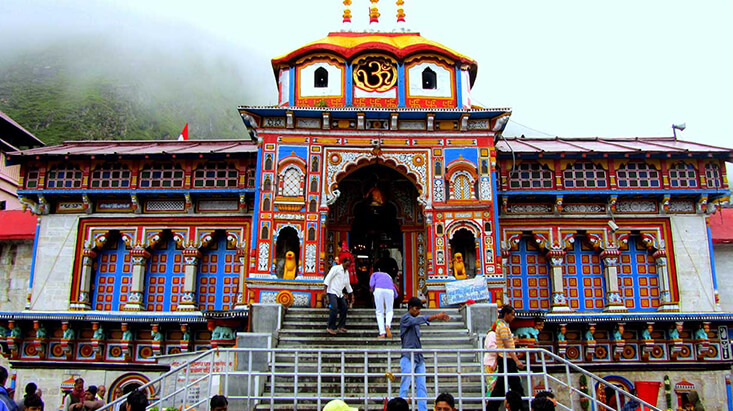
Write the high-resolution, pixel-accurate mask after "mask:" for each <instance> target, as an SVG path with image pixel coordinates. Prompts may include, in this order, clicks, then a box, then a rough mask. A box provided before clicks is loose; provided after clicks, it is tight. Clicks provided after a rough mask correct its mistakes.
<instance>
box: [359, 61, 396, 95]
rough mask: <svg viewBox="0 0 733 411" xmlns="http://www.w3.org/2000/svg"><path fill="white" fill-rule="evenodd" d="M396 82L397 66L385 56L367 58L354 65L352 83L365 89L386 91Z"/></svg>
mask: <svg viewBox="0 0 733 411" xmlns="http://www.w3.org/2000/svg"><path fill="white" fill-rule="evenodd" d="M396 82H397V67H396V66H395V64H394V63H392V62H391V61H389V60H387V59H385V58H369V59H365V60H363V61H361V62H359V63H358V64H356V65H355V68H354V83H356V86H357V87H359V88H361V89H364V90H367V91H387V90H389V89H391V88H392V87H394V85H395V83H396Z"/></svg>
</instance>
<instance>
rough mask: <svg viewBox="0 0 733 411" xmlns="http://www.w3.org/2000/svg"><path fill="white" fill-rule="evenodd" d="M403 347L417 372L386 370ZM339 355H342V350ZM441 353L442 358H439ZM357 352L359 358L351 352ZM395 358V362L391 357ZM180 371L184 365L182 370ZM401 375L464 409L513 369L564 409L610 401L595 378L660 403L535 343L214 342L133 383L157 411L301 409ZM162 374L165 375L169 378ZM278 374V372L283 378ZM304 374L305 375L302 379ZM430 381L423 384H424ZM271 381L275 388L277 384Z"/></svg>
mask: <svg viewBox="0 0 733 411" xmlns="http://www.w3.org/2000/svg"><path fill="white" fill-rule="evenodd" d="M487 352H493V353H499V354H501V353H506V352H515V353H517V354H520V353H524V355H525V358H526V361H525V362H526V365H527V368H526V370H524V371H519V372H517V373H507V372H505V373H501V374H487V373H486V371H485V370H484V367H483V362H482V356H483V354H484V353H487ZM403 353H405V354H408V355H410V357H411V358H413V360H412V361H414V356H413V354H414V353H422V354H423V355H424V358H425V361H426V363H427V362H428V361H429V362H430V364H426V370H425V373H421V374H416V373H415V372H414V371H412V370H414V367H411V371H410V373H407V374H402V373H399V372H398V373H392V372H391V370H392V369H393V366H394V365H395V364H394V361H393V357H398V356H401V355H402V354H403ZM237 355H239V356H240V357H236V356H237ZM242 355H246V357H241V356H242ZM278 355H290V356H291V357H292V359H288V360H287V361H285V360H282V359H280V360H279V359H278ZM334 355H336V356H337V358H338V362H333V363H330V364H324V361H323V360H324V357H326V356H329V357H333V356H334ZM347 355H349V357H348V358H347ZM370 355H371V356H372V357H370ZM375 355H378V357H377V358H379V359H381V360H383V361H381V362H380V361H377V362H372V363H370V360H372V359H373V358H374V357H373V356H375ZM256 356H263V357H262V358H263V359H264V358H266V361H264V362H265V364H264V366H262V364H261V366H260V367H259V368H258V367H256V366H254V363H255V357H256ZM309 356H310V357H313V358H312V359H311V360H310V362H309V361H308V358H307V357H309ZM446 356H448V357H449V358H450V360H446V359H445V357H446ZM222 357H223V358H224V364H225V367H224V369H221V370H215V369H214V363H215V361H216V360H218V359H221V358H222ZM304 357H306V358H304ZM353 357H356V358H353ZM359 357H360V359H358V358H359ZM507 357H508V356H506V355H504V356H499V357H498V360H499V361H504V369H505V370H506V369H507V367H506V365H507V364H506V361H508V360H507ZM466 358H470V360H466ZM207 360H208V361H210V362H209V365H208V366H207V367H205V368H204V372H202V371H201V370H200V369H199V370H197V372H192V365H193V364H195V363H199V364H200V362H202V361H207ZM324 366H332V367H334V369H328V368H324ZM397 366H398V367H399V365H397ZM446 367H450V369H448V370H446V369H445V368H446ZM553 367H554V368H557V367H560V370H558V371H554V370H551V371H548V369H549V368H553ZM282 368H285V370H282ZM385 369H386V372H385ZM398 370H399V368H398ZM181 373H185V376H184V375H181ZM573 373H575V374H583V375H585V376H586V377H587V378H588V388H590V389H589V393H584V392H582V391H580V389H578V388H576V387H575V386H574V384H573V383H572V380H571V374H573ZM403 375H404V376H410V377H411V378H415V377H416V376H425V377H428V378H433V384H430V385H432V390H433V392H435V393H436V394H437V393H438V392H440V391H439V388H440V386H441V384H442V386H443V387H445V386H448V385H450V386H451V387H455V392H453V394H454V396H455V397H456V401H457V405H458V407H459V409H469V408H464V407H471V406H472V405H471V404H473V406H481V408H483V404H484V402H485V401H492V399H490V398H488V397H486V393H487V388H488V387H487V385H486V382H487V377H489V376H496V377H497V378H503V379H504V383H505V385H504V386H505V387H509V385H508V379H509V377H515V376H516V377H519V378H521V379H522V380H524V381H525V382H526V384H527V387H528V388H529V390H530V393H529V394H530V395H529V396H525V397H524V399H525V400H531V398H532V396H531V391H532V389H533V387H534V386H535V385H536V384H537V383H538V382H539V381H542V383H543V384H544V387H545V388H546V389H548V390H549V389H552V388H553V386H555V387H558V388H560V390H561V391H563V392H562V394H563V395H558V396H559V397H563V398H559V400H567V401H570V402H569V403H567V404H563V403H562V402H561V401H558V403H557V408H558V409H563V410H572V409H573V406H572V402H573V401H574V400H577V399H585V400H587V401H589V402H590V403H591V404H593V407H592V408H591V409H593V410H613V409H614V408H611V407H610V406H608V405H606V404H604V403H602V402H600V401H598V399H597V398H596V390H595V389H592V388H593V387H594V386H595V385H596V384H597V383H603V384H605V385H606V386H607V387H610V388H611V389H612V390H613V392H614V395H615V397H616V404H619V403H620V401H619V400H620V399H621V398H625V399H631V400H634V401H636V402H638V403H639V404H640V405H642V406H644V407H645V408H644V409H649V410H653V411H660V410H659V408H657V407H655V406H653V405H651V404H649V403H648V402H646V401H644V400H642V399H640V398H638V397H636V396H635V395H632V394H630V393H627V392H626V391H623V390H622V389H620V388H618V387H617V386H615V385H614V384H610V383H608V382H607V381H605V380H604V379H602V378H601V377H599V376H597V375H595V374H593V373H590V372H588V371H586V370H584V369H582V368H581V367H579V366H577V365H575V364H573V363H571V362H569V361H567V360H565V359H564V358H562V357H560V356H558V355H556V354H554V353H552V352H550V351H548V350H545V349H540V348H516V349H513V350H504V349H496V350H486V349H477V348H470V349H464V348H460V349H458V348H424V349H402V348H399V347H395V348H384V347H382V348H357V347H354V348H349V349H343V348H310V349H309V350H307V351H305V350H303V349H298V348H225V349H223V348H217V349H212V350H209V351H206V352H203V353H201V354H199V355H197V356H195V357H193V358H191V359H190V360H188V361H187V362H186V363H184V364H181V365H179V366H176V367H175V368H173V369H171V370H170V371H168V372H166V373H165V374H163V375H161V376H160V377H158V378H156V379H154V380H152V381H150V382H148V383H146V384H145V385H143V386H141V387H140V388H141V389H147V388H148V387H151V386H152V387H154V388H157V390H154V391H156V392H157V393H158V398H156V399H155V400H154V401H151V404H150V406H151V407H153V406H157V407H158V409H159V410H160V411H163V408H164V407H163V405H167V406H173V407H175V408H176V409H178V408H179V407H180V408H181V409H183V410H205V409H206V408H207V406H208V404H207V403H208V399H209V398H210V397H211V395H213V394H224V395H227V397H228V398H229V400H230V402H231V401H240V402H242V404H246V406H244V405H243V406H241V407H240V406H237V407H232V408H233V409H254V408H255V407H263V406H264V407H265V408H258V409H270V410H274V409H275V402H276V401H280V403H282V402H283V401H285V402H287V403H289V404H291V405H292V406H293V408H299V409H300V408H302V407H306V409H311V408H309V407H314V408H313V409H315V408H317V409H319V410H320V409H321V407H322V406H323V405H324V404H325V402H327V401H328V400H329V399H330V398H325V397H324V394H325V392H324V387H325V386H327V385H330V386H333V387H336V386H335V385H334V384H338V385H340V390H339V389H338V388H337V389H336V390H335V391H331V392H334V393H338V394H334V395H336V396H337V397H340V398H342V399H344V397H348V399H346V400H347V402H349V401H350V402H354V403H356V402H358V403H359V404H361V407H364V409H368V407H370V406H371V407H372V408H374V407H375V406H376V404H378V403H379V402H380V401H381V400H382V399H383V398H385V397H394V396H397V395H399V389H397V391H396V392H395V385H397V387H399V384H393V382H394V380H397V379H398V378H400V377H402V376H403ZM563 375H564V378H563V377H562V376H563ZM170 378H172V379H173V380H170ZM181 379H183V383H182V384H179V383H180V382H181ZM385 379H386V384H385ZM283 380H285V382H284V383H283ZM289 380H292V381H293V382H294V383H293V384H292V390H291V391H288V390H289V388H288V387H289V386H290V385H289V383H288V382H287V381H289ZM301 380H302V381H306V383H303V384H301ZM308 381H312V382H310V383H308ZM222 382H223V385H222ZM232 382H236V383H238V384H246V390H245V391H244V393H242V392H241V391H239V390H238V392H236V393H234V394H232V393H230V392H229V388H230V383H232ZM278 382H279V384H278ZM267 383H269V384H270V386H269V389H267V390H264V388H265V384H267ZM348 384H350V385H352V386H361V387H362V388H361V391H358V392H353V391H345V387H346V386H347V385H348ZM314 385H315V386H314ZM430 385H428V386H427V387H426V388H431V387H430ZM305 386H308V387H309V388H310V389H308V390H306V389H304V388H303V387H305ZM215 387H218V388H215ZM476 387H479V389H480V391H479V392H478V393H476V392H475V390H476ZM277 389H280V391H278V390H277ZM192 392H196V393H197V396H190V395H189V394H191V393H192ZM339 394H340V395H339ZM565 394H567V395H565ZM325 395H328V394H325ZM409 397H410V398H409V401H410V402H411V403H412V407H415V406H416V405H417V401H419V400H426V401H432V398H426V397H421V398H418V397H417V392H416V389H415V386H414V384H411V390H410V395H409ZM565 397H567V398H565ZM125 398H126V396H124V397H122V398H119V399H117V400H115V401H114V402H111V403H109V404H107V405H105V406H104V407H102V408H101V409H100V411H104V410H111V409H114V407H115V406H116V405H117V404H120V403H121V402H122V401H124V400H125ZM493 398H494V399H493V401H498V400H502V401H503V397H502V398H499V397H493ZM301 404H302V406H301Z"/></svg>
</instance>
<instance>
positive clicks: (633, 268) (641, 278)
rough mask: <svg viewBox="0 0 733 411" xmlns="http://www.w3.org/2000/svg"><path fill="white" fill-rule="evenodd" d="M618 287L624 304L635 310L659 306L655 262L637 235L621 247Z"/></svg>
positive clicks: (650, 309)
mask: <svg viewBox="0 0 733 411" xmlns="http://www.w3.org/2000/svg"><path fill="white" fill-rule="evenodd" d="M618 288H619V293H620V294H621V300H622V301H623V304H624V306H626V308H627V309H629V310H635V311H655V310H656V309H657V307H658V306H659V279H658V276H657V264H656V262H655V261H654V257H653V256H652V254H651V253H650V252H649V251H648V250H647V248H646V246H645V245H644V244H643V243H642V242H641V239H640V238H639V237H638V236H631V237H629V239H628V242H627V243H626V245H625V248H622V249H621V259H620V266H619V272H618Z"/></svg>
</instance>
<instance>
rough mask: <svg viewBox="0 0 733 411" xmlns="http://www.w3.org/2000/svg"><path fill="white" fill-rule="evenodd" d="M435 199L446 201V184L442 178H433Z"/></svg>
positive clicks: (439, 201)
mask: <svg viewBox="0 0 733 411" xmlns="http://www.w3.org/2000/svg"><path fill="white" fill-rule="evenodd" d="M433 201H434V202H436V203H443V202H445V186H444V183H443V179H442V178H436V179H435V180H433Z"/></svg>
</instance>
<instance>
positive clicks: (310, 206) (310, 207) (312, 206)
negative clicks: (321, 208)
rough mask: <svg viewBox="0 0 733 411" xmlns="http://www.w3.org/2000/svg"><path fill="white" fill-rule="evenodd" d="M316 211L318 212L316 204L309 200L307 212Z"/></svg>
mask: <svg viewBox="0 0 733 411" xmlns="http://www.w3.org/2000/svg"><path fill="white" fill-rule="evenodd" d="M316 211H318V204H316V200H311V201H310V202H309V203H308V212H309V213H315V212H316Z"/></svg>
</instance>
